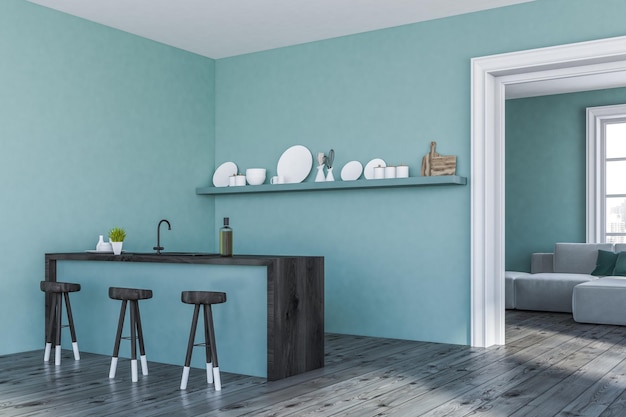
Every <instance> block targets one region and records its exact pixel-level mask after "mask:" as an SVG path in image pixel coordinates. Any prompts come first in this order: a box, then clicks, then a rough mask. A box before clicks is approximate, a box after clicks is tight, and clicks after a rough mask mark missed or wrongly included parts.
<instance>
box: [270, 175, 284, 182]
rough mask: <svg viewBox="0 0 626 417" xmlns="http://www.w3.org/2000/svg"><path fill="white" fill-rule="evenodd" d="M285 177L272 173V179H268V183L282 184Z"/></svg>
mask: <svg viewBox="0 0 626 417" xmlns="http://www.w3.org/2000/svg"><path fill="white" fill-rule="evenodd" d="M284 183H285V177H284V176H282V175H274V176H273V177H272V179H270V184H284Z"/></svg>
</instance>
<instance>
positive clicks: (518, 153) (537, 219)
mask: <svg viewBox="0 0 626 417" xmlns="http://www.w3.org/2000/svg"><path fill="white" fill-rule="evenodd" d="M623 103H626V89H624V88H618V89H611V90H599V91H589V92H582V93H572V94H558V95H553V96H546V97H534V98H525V99H517V100H508V101H507V102H506V269H507V270H512V271H530V255H531V253H533V252H552V251H553V249H554V244H555V243H556V242H584V241H585V222H586V214H585V213H586V195H585V193H586V179H585V176H586V168H585V166H586V120H587V119H586V117H587V116H586V113H585V110H586V108H587V107H594V106H608V105H613V104H623Z"/></svg>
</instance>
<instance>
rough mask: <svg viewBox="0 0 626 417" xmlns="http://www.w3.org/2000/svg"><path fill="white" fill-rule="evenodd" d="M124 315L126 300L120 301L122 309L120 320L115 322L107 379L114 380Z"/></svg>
mask: <svg viewBox="0 0 626 417" xmlns="http://www.w3.org/2000/svg"><path fill="white" fill-rule="evenodd" d="M125 314H126V300H122V308H121V310H120V319H119V321H118V322H117V334H116V335H115V344H114V345H113V356H112V357H111V368H110V369H109V378H111V379H113V378H115V372H116V371H117V357H118V355H119V353H120V341H121V340H122V328H123V327H124V316H125Z"/></svg>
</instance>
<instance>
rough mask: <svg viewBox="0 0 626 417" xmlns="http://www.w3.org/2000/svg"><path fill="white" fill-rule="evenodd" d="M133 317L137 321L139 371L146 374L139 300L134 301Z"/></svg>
mask: <svg viewBox="0 0 626 417" xmlns="http://www.w3.org/2000/svg"><path fill="white" fill-rule="evenodd" d="M135 317H136V322H137V336H138V337H139V358H140V359H141V373H142V374H143V375H148V361H147V360H146V349H145V346H144V342H143V330H142V328H141V315H140V314H139V302H138V301H135Z"/></svg>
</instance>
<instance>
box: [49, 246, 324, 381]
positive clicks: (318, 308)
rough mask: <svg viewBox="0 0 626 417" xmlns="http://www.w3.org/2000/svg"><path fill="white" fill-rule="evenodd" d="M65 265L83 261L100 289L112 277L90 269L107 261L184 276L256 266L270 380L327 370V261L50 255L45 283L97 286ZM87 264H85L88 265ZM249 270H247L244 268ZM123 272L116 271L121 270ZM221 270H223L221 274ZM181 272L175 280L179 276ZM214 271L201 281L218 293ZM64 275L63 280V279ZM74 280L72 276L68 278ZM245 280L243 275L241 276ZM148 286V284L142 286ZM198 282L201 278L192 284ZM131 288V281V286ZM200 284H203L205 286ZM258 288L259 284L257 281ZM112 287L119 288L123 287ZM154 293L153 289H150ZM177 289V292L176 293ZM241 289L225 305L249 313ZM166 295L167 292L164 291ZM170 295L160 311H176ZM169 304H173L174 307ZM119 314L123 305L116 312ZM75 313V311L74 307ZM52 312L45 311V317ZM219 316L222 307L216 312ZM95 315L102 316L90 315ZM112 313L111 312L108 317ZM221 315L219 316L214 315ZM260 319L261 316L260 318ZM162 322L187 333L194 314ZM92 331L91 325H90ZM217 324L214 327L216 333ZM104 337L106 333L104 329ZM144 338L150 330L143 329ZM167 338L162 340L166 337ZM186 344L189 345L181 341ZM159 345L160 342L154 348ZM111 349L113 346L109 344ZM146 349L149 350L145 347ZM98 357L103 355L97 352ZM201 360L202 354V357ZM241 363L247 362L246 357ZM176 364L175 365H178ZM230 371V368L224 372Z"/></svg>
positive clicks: (187, 255)
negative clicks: (171, 268) (160, 267)
mask: <svg viewBox="0 0 626 417" xmlns="http://www.w3.org/2000/svg"><path fill="white" fill-rule="evenodd" d="M65 261H73V262H76V261H83V262H82V264H83V266H84V268H83V269H85V270H89V273H90V274H95V275H98V278H102V279H99V280H98V282H99V284H98V285H109V284H108V283H107V276H112V275H114V274H111V273H108V272H107V271H106V270H103V269H102V268H100V267H98V268H94V267H90V266H91V265H93V264H91V263H92V262H94V261H95V262H98V263H100V262H106V263H110V264H114V265H116V266H119V265H122V264H124V263H127V264H139V263H149V264H169V265H181V267H180V268H181V269H180V271H182V273H183V274H184V273H185V272H186V271H190V272H195V273H198V270H189V269H188V270H185V271H183V270H182V265H194V266H207V267H257V268H262V269H264V271H265V274H264V275H265V278H266V282H265V283H262V284H263V286H264V287H265V288H266V294H263V297H265V296H266V297H267V298H266V311H265V312H264V313H265V314H266V322H267V323H266V329H265V330H264V332H263V333H264V336H265V338H266V349H267V354H266V360H267V362H266V366H267V375H266V377H267V379H268V380H269V381H274V380H278V379H282V378H286V377H289V376H292V375H297V374H300V373H302V372H307V371H310V370H313V369H317V368H320V367H322V366H324V258H323V257H320V256H272V255H235V256H233V257H221V256H219V255H217V254H201V253H167V252H164V253H162V254H160V255H158V254H156V253H122V254H121V255H113V254H102V253H87V252H85V253H82V252H81V253H48V254H46V255H45V279H46V280H47V281H57V279H58V280H59V281H69V280H70V279H72V280H73V282H78V283H80V284H81V285H82V286H83V290H85V288H86V287H87V288H88V286H89V285H90V284H91V283H93V285H96V284H95V282H96V281H95V280H94V279H89V278H87V279H85V280H83V281H82V282H81V281H80V280H76V279H75V278H76V277H72V276H68V277H65V276H64V275H63V274H60V273H59V271H58V269H59V268H58V266H59V265H57V263H59V262H61V263H62V264H65V263H66V262H65ZM86 263H87V264H86ZM244 269H245V268H244ZM119 270H120V268H117V271H119ZM222 270H223V269H222ZM178 271H179V270H177V273H176V274H177V275H178V276H180V273H179V272H178ZM219 271H220V269H215V270H211V271H209V270H207V271H204V270H202V275H201V280H204V277H205V276H206V279H207V281H206V285H207V287H209V288H207V290H218V289H217V288H215V287H214V286H212V285H214V284H210V285H209V282H210V279H215V275H216V272H219ZM61 275H63V276H61ZM67 275H71V274H67ZM242 275H245V273H242ZM257 281H258V280H257ZM145 282H149V281H144V283H145ZM194 283H195V284H197V283H198V279H196V280H195V281H194ZM131 284H132V283H130V282H129V285H128V286H131ZM201 284H202V282H200V284H198V285H201ZM256 284H259V283H258V282H257V283H256ZM110 285H118V286H119V283H116V284H113V283H111V284H110ZM154 285H155V286H157V288H156V289H155V298H156V294H157V292H158V285H165V284H159V282H154ZM148 288H150V287H148ZM239 288H242V289H243V285H239ZM178 290H179V288H176V291H178ZM236 291H237V289H233V290H231V291H230V292H231V294H228V295H227V297H228V301H227V303H226V304H228V303H231V305H232V306H233V307H236V308H237V309H245V308H246V306H245V305H237V304H236V303H237V297H236V294H234V292H236ZM163 292H165V291H163ZM171 292H173V291H170V294H167V295H168V298H167V299H166V301H159V302H161V303H165V302H167V303H168V306H163V305H162V306H160V308H161V309H168V308H172V309H174V308H178V306H177V304H178V305H180V304H182V303H181V302H180V293H178V294H171ZM100 293H101V291H100V292H98V296H97V297H98V300H97V301H98V302H102V300H100V299H99V297H100V295H99V294H100ZM79 294H80V293H77V295H76V296H74V295H73V296H72V297H73V298H72V306H73V307H74V304H75V298H79V296H80V295H79ZM89 297H90V298H94V299H93V300H91V299H90V300H89V302H88V304H90V307H89V308H85V309H84V310H87V309H91V308H94V305H95V304H94V302H95V301H96V300H95V298H96V296H94V295H91V296H89ZM101 297H104V298H106V297H107V296H106V294H102V295H101ZM150 302H154V301H153V300H147V301H146V302H145V304H146V305H149V303H150ZM48 303H49V299H48V298H46V307H47V306H48ZM170 303H171V304H170ZM116 308H117V309H119V304H118V305H117V307H116ZM141 309H142V320H143V321H146V320H149V315H148V313H144V311H143V309H144V307H143V305H141ZM74 310H76V308H74ZM47 311H48V309H47V308H46V312H47ZM215 311H216V312H217V311H218V307H216V308H215ZM79 314H86V313H85V311H82V312H81V311H74V315H75V318H76V319H77V320H78V317H79ZM91 314H92V315H96V314H98V313H96V312H91ZM110 315H111V313H110V312H107V316H110ZM216 315H217V314H216ZM257 315H258V314H257ZM163 321H164V322H163V323H160V326H161V327H164V328H167V326H172V328H174V327H176V328H177V327H181V326H182V327H184V328H186V329H187V330H186V331H187V332H188V328H189V326H190V323H191V315H189V316H188V322H185V323H179V322H178V320H177V321H176V323H167V322H165V321H167V320H163ZM45 323H46V327H47V326H48V320H47V319H46V321H45ZM230 325H232V326H236V325H237V323H231V324H230ZM89 327H91V326H89ZM217 327H218V324H217V323H216V331H217V330H218V329H217ZM90 331H94V332H95V331H97V330H96V329H89V328H87V329H80V332H82V333H88V332H90ZM102 331H103V332H104V331H105V330H104V329H102ZM114 331H115V329H114V328H113V329H106V332H110V338H112V337H113V336H114ZM144 333H146V330H144ZM162 339H163V338H162ZM78 342H79V346H80V345H81V336H80V334H79V341H78ZM181 342H182V343H183V345H184V344H186V340H182V341H181ZM156 344H157V345H158V344H159V343H156ZM217 346H218V355H219V357H220V365H222V360H221V359H222V355H221V353H220V346H221V345H220V340H219V337H218V340H217ZM111 348H112V344H111ZM147 349H148V348H147ZM94 353H99V352H94ZM147 355H148V360H150V351H148V352H147ZM198 356H202V355H198ZM242 359H243V358H242ZM183 360H184V356H183V357H180V360H179V362H180V363H181V365H182V362H183ZM174 362H175V361H174ZM224 370H225V371H227V372H228V370H227V369H225V368H224Z"/></svg>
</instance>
